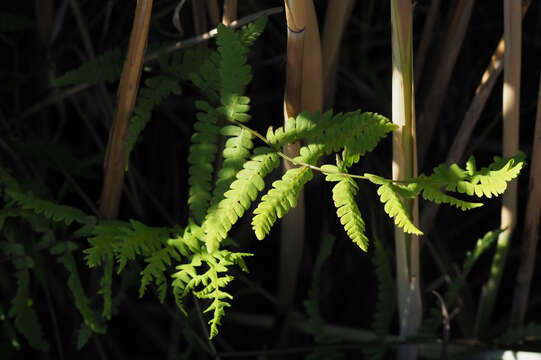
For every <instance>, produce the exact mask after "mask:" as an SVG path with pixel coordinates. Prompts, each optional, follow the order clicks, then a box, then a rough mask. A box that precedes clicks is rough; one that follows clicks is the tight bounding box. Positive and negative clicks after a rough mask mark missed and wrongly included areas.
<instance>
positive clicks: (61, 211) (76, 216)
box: [6, 189, 95, 226]
mask: <svg viewBox="0 0 541 360" xmlns="http://www.w3.org/2000/svg"><path fill="white" fill-rule="evenodd" d="M6 194H7V195H8V196H9V197H10V198H12V199H13V200H15V201H17V203H18V204H19V205H20V206H21V207H22V208H23V209H25V210H32V211H33V212H34V213H36V214H37V215H41V216H43V217H45V218H46V219H50V220H53V221H55V222H64V223H65V224H66V225H68V226H69V225H71V224H72V223H73V222H77V223H79V224H91V223H94V222H95V218H94V217H92V216H88V215H87V214H85V213H84V212H82V211H81V210H79V209H77V208H73V207H70V206H66V205H58V204H55V203H53V202H50V201H47V200H43V199H39V198H38V197H36V196H35V195H34V194H32V193H24V192H18V191H14V190H12V189H6Z"/></svg>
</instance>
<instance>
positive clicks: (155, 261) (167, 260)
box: [139, 246, 180, 303]
mask: <svg viewBox="0 0 541 360" xmlns="http://www.w3.org/2000/svg"><path fill="white" fill-rule="evenodd" d="M172 259H175V260H177V261H180V256H179V254H178V252H177V251H176V250H175V248H173V247H171V246H166V247H164V248H162V249H160V250H157V251H155V252H153V253H152V255H150V256H149V257H148V258H146V259H145V262H147V263H148V264H147V266H145V268H144V269H143V271H141V286H140V288H139V297H143V295H144V294H145V290H146V288H147V286H148V284H150V283H151V282H152V281H154V284H155V285H156V286H157V288H158V299H159V300H160V302H161V303H163V302H164V301H165V295H166V291H167V279H166V277H165V271H166V270H167V269H168V268H169V267H170V266H171V262H172Z"/></svg>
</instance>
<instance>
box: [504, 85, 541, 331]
mask: <svg viewBox="0 0 541 360" xmlns="http://www.w3.org/2000/svg"><path fill="white" fill-rule="evenodd" d="M540 178H541V76H540V77H539V93H538V95H537V116H536V118H535V130H534V137H533V151H532V160H531V169H530V182H529V185H528V194H529V196H528V202H527V204H526V216H525V221H524V232H523V235H522V249H521V256H520V259H521V263H520V267H519V269H518V273H517V281H516V284H515V294H514V298H513V307H512V313H511V325H512V326H514V327H519V326H522V325H523V323H524V317H525V315H526V307H527V305H528V296H529V293H530V285H531V281H532V275H533V270H534V265H535V253H536V250H537V241H538V239H539V221H540V219H541V184H540V183H539V181H538V179H540Z"/></svg>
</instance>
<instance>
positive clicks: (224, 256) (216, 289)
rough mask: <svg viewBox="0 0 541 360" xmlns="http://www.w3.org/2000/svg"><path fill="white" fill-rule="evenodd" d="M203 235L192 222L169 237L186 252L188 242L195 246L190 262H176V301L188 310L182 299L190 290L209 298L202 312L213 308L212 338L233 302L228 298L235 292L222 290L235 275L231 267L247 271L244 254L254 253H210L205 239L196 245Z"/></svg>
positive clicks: (221, 250) (211, 320) (200, 296)
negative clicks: (229, 269) (235, 266)
mask: <svg viewBox="0 0 541 360" xmlns="http://www.w3.org/2000/svg"><path fill="white" fill-rule="evenodd" d="M202 236H203V230H202V229H201V228H200V227H199V226H197V225H196V224H194V223H191V224H190V226H188V227H187V228H186V229H185V230H184V234H183V235H182V236H179V237H177V238H176V239H175V240H172V241H170V244H171V245H173V246H180V247H182V248H184V252H185V251H186V244H188V246H189V248H190V250H193V255H192V256H191V257H190V258H189V262H186V263H184V264H180V265H177V266H176V269H177V270H178V271H176V272H175V273H174V274H173V278H174V279H175V280H174V281H173V283H172V286H173V293H174V294H175V300H176V303H177V305H178V306H179V307H180V308H181V309H182V310H183V311H184V313H185V314H186V310H185V308H184V305H183V302H182V300H183V299H184V298H185V297H186V296H187V295H188V294H189V293H190V292H192V293H193V294H194V295H195V296H197V297H198V298H200V299H208V300H210V302H211V303H210V305H209V306H208V307H207V308H206V309H205V310H204V311H203V312H204V313H207V312H212V319H210V321H209V324H210V338H213V337H214V336H216V335H217V334H218V326H220V325H221V320H222V317H223V316H224V314H225V308H226V307H229V306H230V304H229V302H228V301H229V300H231V299H233V296H231V295H230V294H229V293H227V292H226V291H224V290H223V288H225V287H226V286H227V284H229V283H230V282H231V281H232V280H233V276H231V275H228V274H227V271H228V268H229V267H231V266H233V265H237V266H239V267H240V268H241V269H242V270H243V271H246V272H247V271H248V269H247V267H246V264H245V262H244V257H246V256H251V254H247V253H234V252H231V251H229V250H225V249H220V250H217V251H214V252H212V253H209V252H207V250H206V246H204V245H203V244H202V243H200V244H199V246H198V247H197V245H196V242H197V239H201V238H202ZM204 269H206V271H205V270H204Z"/></svg>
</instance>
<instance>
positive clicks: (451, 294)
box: [423, 230, 502, 335]
mask: <svg viewBox="0 0 541 360" xmlns="http://www.w3.org/2000/svg"><path fill="white" fill-rule="evenodd" d="M501 233H502V230H494V231H489V232H487V233H486V234H485V235H484V236H483V237H482V238H480V239H478V240H477V243H476V245H475V248H474V249H473V251H468V252H467V253H466V260H464V264H463V265H462V271H461V272H460V274H459V276H458V277H457V278H456V279H454V280H453V282H452V283H451V284H450V285H449V288H448V289H447V291H446V292H445V295H444V302H445V306H447V308H448V309H451V308H452V307H453V306H455V303H456V301H457V298H458V292H459V290H460V288H461V287H462V286H463V285H464V283H465V282H466V278H467V277H468V275H469V274H470V272H471V270H472V268H473V266H474V265H475V263H476V262H477V260H478V259H479V257H481V255H482V254H483V253H484V252H485V251H486V250H487V249H488V248H490V246H491V245H492V244H494V242H495V241H496V239H498V236H499V235H500V234H501ZM440 324H441V310H440V306H437V305H436V306H434V307H433V308H432V309H431V311H430V317H429V318H428V319H427V320H426V322H425V324H424V325H423V332H424V333H425V334H430V335H432V334H434V333H435V332H436V330H437V329H438V327H439V326H440Z"/></svg>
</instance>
